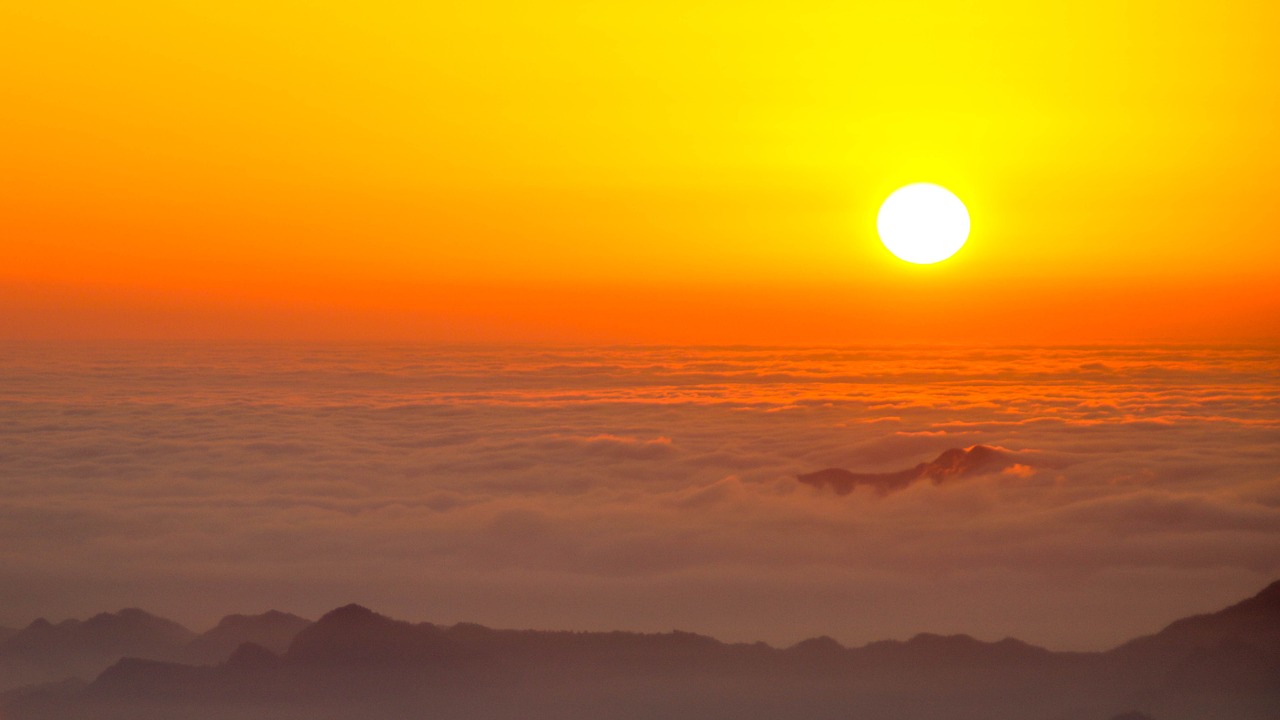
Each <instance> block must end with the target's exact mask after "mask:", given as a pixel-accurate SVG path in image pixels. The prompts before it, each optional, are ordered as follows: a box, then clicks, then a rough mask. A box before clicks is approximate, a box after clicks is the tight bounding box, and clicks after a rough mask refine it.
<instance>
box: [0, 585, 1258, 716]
mask: <svg viewBox="0 0 1280 720" xmlns="http://www.w3.org/2000/svg"><path fill="white" fill-rule="evenodd" d="M1278 592H1280V583H1277V584H1275V585H1272V586H1270V587H1268V588H1267V589H1265V590H1263V591H1262V592H1261V593H1259V594H1258V595H1257V596H1255V597H1253V598H1250V599H1249V600H1246V601H1244V602H1242V603H1239V604H1237V605H1233V606H1232V607H1230V608H1227V609H1225V610H1222V611H1220V612H1217V613H1212V614H1209V615H1202V616H1196V617H1192V618H1186V619H1184V620H1179V621H1177V622H1175V623H1172V624H1171V625H1169V626H1168V627H1166V628H1165V629H1164V630H1162V631H1160V632H1159V633H1156V634H1155V635H1152V636H1148V637H1145V638H1139V639H1137V640H1134V641H1132V642H1129V643H1125V644H1124V645H1122V646H1120V647H1118V648H1116V649H1114V650H1111V651H1109V652H1105V653H1060V652H1052V651H1049V650H1046V649H1044V648H1038V647H1035V646H1032V645H1028V644H1026V643H1023V642H1021V641H1018V640H1014V639H1012V638H1009V639H1005V640H1001V641H999V642H983V641H980V640H976V639H974V638H972V637H969V636H966V635H951V636H941V635H932V634H921V635H917V636H915V637H913V638H911V639H910V640H906V641H882V642H875V643H871V644H868V645H865V646H862V647H856V648H848V647H844V646H842V645H841V644H840V643H839V642H837V641H835V640H833V639H831V638H829V637H818V638H811V639H809V640H805V641H803V642H800V643H797V644H796V645H794V646H792V647H789V648H786V649H776V648H773V647H770V646H768V645H765V644H763V643H755V644H732V643H723V642H720V641H718V640H715V639H714V638H709V637H706V636H703V635H697V634H693V633H687V632H679V631H675V632H671V633H660V634H644V633H626V632H611V633H582V632H543V631H521V630H496V629H492V628H487V627H484V626H480V625H474V624H470V623H463V624H459V625H454V626H452V627H440V626H436V625H432V624H429V623H421V624H414V623H409V622H404V621H399V620H394V619H391V618H388V617H386V616H383V615H379V614H378V613H375V612H373V611H371V610H368V609H367V608H364V607H361V606H359V605H348V606H345V607H342V608H338V609H337V610H334V611H333V612H330V613H328V614H326V615H325V616H324V617H322V618H321V619H320V620H318V621H317V622H315V623H314V624H311V625H308V626H306V627H304V628H303V629H301V630H300V631H299V632H298V633H297V635H296V637H294V639H293V640H292V642H291V643H289V645H288V647H287V648H286V649H285V650H284V652H282V653H277V652H273V650H272V649H270V648H267V647H264V646H263V645H261V644H257V643H243V644H241V645H240V646H239V647H238V648H236V649H235V650H234V651H232V653H231V654H230V655H229V656H228V658H227V659H226V660H225V661H224V662H222V663H220V664H217V665H207V666H196V665H185V664H180V663H176V662H164V661H160V660H155V659H141V658H128V659H123V660H120V661H119V662H116V663H115V664H113V665H112V666H111V667H109V668H108V669H106V670H105V671H103V672H102V673H101V674H100V675H99V676H98V677H97V678H96V679H94V680H93V681H92V682H90V683H88V684H87V685H85V684H82V683H75V682H70V683H61V684H50V685H44V686H40V687H31V688H24V689H21V690H15V691H10V692H8V693H6V694H4V695H3V696H0V716H3V717H4V718H5V720H45V719H52V718H58V719H59V720H107V719H108V718H112V719H114V718H129V719H130V720H153V719H154V720H161V718H172V717H183V718H190V719H191V720H224V719H227V720H229V719H230V718H237V719H245V720H257V719H262V720H266V719H267V718H313V717H314V718H333V719H335V720H336V719H337V718H350V717H360V718H369V719H370V720H393V719H394V720H399V719H401V718H404V719H406V720H407V719H408V718H420V717H448V718H456V719H458V720H498V719H499V718H511V717H521V718H548V719H549V718H562V719H564V720H579V719H581V720H587V719H588V718H601V717H607V718H610V720H615V719H619V720H640V719H641V718H654V717H662V718H672V719H673V720H685V719H692V718H699V719H701V718H725V719H727V718H750V719H756V718H758V719H760V720H764V719H765V718H777V717H804V718H814V719H817V720H828V719H829V720H835V719H836V718H844V719H847V718H850V717H856V718H860V719H861V720H908V719H909V720H944V719H946V720H978V719H979V718H986V719H988V720H1020V719H1025V718H1046V719H1053V718H1062V719H1070V720H1139V719H1146V720H1154V719H1156V718H1158V719H1159V720H1193V719H1195V720H1275V719H1276V718H1277V717H1280V713H1278V712H1277V711H1278V710H1280V603H1277V602H1276V595H1277V593H1278ZM259 617H260V618H261V617H262V616H259ZM278 621H279V618H276V619H275V620H271V621H265V622H266V623H267V624H272V626H274V625H273V623H275V622H278ZM238 622H240V621H230V622H229V623H228V624H229V625H235V624H237V623H238ZM290 622H291V623H292V624H296V622H295V621H290ZM304 622H305V621H304ZM250 624H253V623H250Z"/></svg>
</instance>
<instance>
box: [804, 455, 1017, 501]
mask: <svg viewBox="0 0 1280 720" xmlns="http://www.w3.org/2000/svg"><path fill="white" fill-rule="evenodd" d="M1015 465H1017V462H1016V460H1015V458H1014V456H1013V454H1012V453H1010V452H1009V451H1008V450H1005V449H1003V448H998V447H992V446H990V445H973V446H971V447H967V448H951V449H949V450H946V451H944V452H943V453H942V454H941V455H939V456H938V457H936V458H934V459H933V460H931V461H929V462H922V463H920V464H919V465H916V466H915V467H913V468H910V469H907V470H898V471H896V472H887V473H856V472H852V471H850V470H845V469H842V468H827V469H825V470H819V471H817V472H811V473H804V474H801V475H798V476H797V479H798V480H799V481H800V482H802V483H804V484H806V485H811V486H813V487H816V488H819V489H822V488H828V487H829V488H831V489H832V490H833V491H834V492H835V493H836V494H837V495H848V494H849V493H851V492H853V491H854V489H855V488H858V487H863V486H866V487H870V488H872V489H874V490H875V491H876V492H878V493H879V494H881V495H887V494H889V493H891V492H895V491H897V490H902V489H904V488H906V487H908V486H909V485H911V484H913V483H915V482H918V481H920V480H931V481H933V483H934V484H935V485H940V484H942V483H944V482H949V481H952V480H959V479H962V478H967V477H971V476H975V475H983V474H986V473H991V472H999V471H1002V470H1005V469H1007V468H1010V467H1013V466H1015Z"/></svg>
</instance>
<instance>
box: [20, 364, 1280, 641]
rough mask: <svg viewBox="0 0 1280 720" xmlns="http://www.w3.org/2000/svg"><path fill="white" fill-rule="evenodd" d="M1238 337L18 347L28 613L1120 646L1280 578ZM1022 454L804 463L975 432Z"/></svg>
mask: <svg viewBox="0 0 1280 720" xmlns="http://www.w3.org/2000/svg"><path fill="white" fill-rule="evenodd" d="M1276 377H1280V362H1278V361H1277V360H1276V357H1275V355H1274V353H1273V352H1271V351H1267V350H1250V349H1239V348H1230V349H1223V348H1132V347H1120V348H1077V349H1051V350H1045V349H1025V348H1018V349H1007V350H986V351H958V350H953V349H939V348H919V349H898V350H873V349H868V350H770V349H707V350H701V349H689V348H670V349H645V350H634V349H606V350H599V349H597V350H512V349H489V350H479V349H465V350H461V349H440V348H418V347H377V348H370V347H357V346H349V347H343V346H337V347H333V346H330V347H322V346H315V347H289V348H284V347H270V346H218V347H211V346H198V345H185V346H122V347H113V348H107V347H97V348H92V349H86V348H69V347H54V346H39V347H35V346H22V347H16V346H15V347H7V348H3V349H0V608H3V611H0V612H2V613H3V614H2V615H0V624H10V625H12V624H17V623H23V622H26V621H28V620H30V619H31V618H33V617H35V616H37V615H48V616H51V617H53V618H59V617H65V616H71V615H81V616H83V615H86V614H89V613H91V612H96V611H98V610H103V609H112V608H115V607H121V606H126V605H141V606H145V607H147V608H149V609H153V610H154V611H156V612H159V613H162V614H167V615H170V616H173V617H175V618H177V619H179V620H182V621H184V622H188V623H191V624H193V625H195V626H197V627H199V626H200V625H201V624H202V623H211V622H212V620H213V619H214V618H216V617H218V616H220V615H222V614H225V613H227V612H233V611H241V612H257V611H260V610H262V609H265V607H267V606H279V607H282V608H284V609H288V610H292V611H296V612H301V613H303V614H316V613H319V612H323V611H324V610H325V609H327V608H330V607H334V606H336V605H339V604H343V603H345V602H349V601H358V602H362V603H365V604H369V605H373V606H377V607H380V608H385V609H386V611H388V612H391V613H392V614H397V615H400V616H405V617H412V618H419V619H429V620H434V621H439V622H454V621H459V620H475V621H479V622H484V623H486V624H490V625H499V626H502V625H505V626H521V627H556V628H583V629H602V628H626V629H639V630H666V629H670V628H672V627H680V628H685V629H690V630H697V631H701V632H706V633H710V634H714V635H718V636H720V637H722V638H725V639H766V640H770V641H773V642H778V643H789V642H793V641H795V640H798V639H800V638H802V637H806V636H811V635H819V634H829V635H832V636H834V637H836V638H838V639H840V640H842V641H844V642H848V643H858V642H865V641H867V640H872V639H878V638H883V637H902V636H905V635H910V634H913V633H915V632H918V631H925V630H930V631H937V632H969V633H971V634H974V635H976V636H978V637H985V638H990V639H996V638H999V637H1003V636H1005V635H1015V636H1018V637H1022V638H1024V639H1026V640H1029V641H1033V642H1038V643H1043V644H1047V645H1049V646H1052V647H1059V648H1094V647H1103V646H1106V645H1108V644H1109V643H1112V642H1117V641H1119V640H1121V639H1124V638H1127V637H1130V636H1133V635H1135V634H1139V633H1142V632H1149V631H1152V630H1155V629H1157V628H1158V626H1159V625H1160V624H1161V623H1162V622H1163V621H1164V620H1165V619H1172V618H1174V617H1178V616H1181V615H1185V614H1188V613H1190V612H1196V611H1202V610H1208V609H1212V608H1214V607H1216V606H1220V605H1222V604H1223V603H1224V602H1229V601H1231V600H1232V599H1234V598H1238V597H1240V596H1243V595H1246V594H1250V593H1252V592H1255V591H1256V590H1257V589H1258V588H1260V587H1262V586H1263V585H1265V584H1266V582H1268V581H1269V580H1272V579H1275V577H1278V576H1280V452H1278V451H1277V450H1276V448H1278V447H1280V402H1278V401H1280V387H1278V385H1277V383H1276V380H1275V379H1276ZM977 444H986V445H993V446H999V447H1001V448H1006V449H1008V450H1009V451H1010V452H1012V453H1016V455H1017V459H1018V463H1019V464H1018V465H1016V466H1014V467H1012V468H1009V469H1008V471H1006V472H1002V473H991V474H986V475H982V476H980V477H974V478H968V479H963V480H958V481H955V482H948V483H945V484H941V485H935V484H933V483H917V484H913V485H911V486H910V487H907V488H905V489H904V490H901V491H899V492H895V493H893V494H890V495H887V496H881V495H880V494H878V493H876V492H874V491H873V490H872V489H871V488H858V489H856V490H854V491H853V492H852V493H850V494H848V495H846V496H837V495H835V494H834V493H832V492H831V491H830V490H826V491H823V490H819V489H815V488H812V487H808V486H805V485H801V484H800V483H798V482H797V481H796V480H795V476H796V475H797V474H799V473H805V472H812V471H815V470H819V469H822V468H826V467H841V468H848V469H850V470H853V471H856V472H866V473H883V472H891V471H895V470H901V469H903V468H906V467H912V466H914V465H915V464H917V463H920V462H925V461H928V460H932V459H934V458H935V457H937V455H938V454H939V453H941V452H942V451H944V450H947V449H949V448H955V447H969V446H973V445H977Z"/></svg>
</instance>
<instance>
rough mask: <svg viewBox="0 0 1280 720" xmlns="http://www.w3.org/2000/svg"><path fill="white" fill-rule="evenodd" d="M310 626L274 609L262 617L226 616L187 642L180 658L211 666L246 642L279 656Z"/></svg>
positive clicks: (301, 620) (293, 616) (299, 619)
mask: <svg viewBox="0 0 1280 720" xmlns="http://www.w3.org/2000/svg"><path fill="white" fill-rule="evenodd" d="M310 624H311V621H310V620H306V619H304V618H300V617H298V616H297V615H291V614H289V613H283V612H279V611H277V610H271V611H268V612H266V613H263V614H261V615H228V616H226V617H224V618H222V620H221V621H219V622H218V624H217V625H216V626H215V627H214V628H213V629H212V630H210V631H208V632H206V633H204V634H203V635H200V636H199V637H197V638H195V639H194V640H192V641H191V642H190V643H188V644H187V647H186V648H185V649H184V650H183V653H182V656H183V658H184V659H186V660H188V661H190V662H195V663H199V664H202V665H212V664H216V663H220V662H222V661H224V660H226V659H227V658H229V657H231V654H232V653H233V652H235V650H236V648H238V647H240V646H241V645H243V644H245V643H254V644H256V645H259V646H261V647H263V648H266V649H267V650H270V651H272V652H274V653H276V654H280V653H283V652H284V651H285V650H287V649H288V648H289V643H291V642H293V639H294V638H295V637H297V635H298V633H300V632H302V630H303V629H304V628H306V627H307V626H309V625H310Z"/></svg>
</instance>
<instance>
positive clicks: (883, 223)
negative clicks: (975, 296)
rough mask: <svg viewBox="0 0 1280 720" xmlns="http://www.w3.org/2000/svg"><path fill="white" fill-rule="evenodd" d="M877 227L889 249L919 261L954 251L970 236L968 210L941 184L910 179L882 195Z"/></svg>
mask: <svg viewBox="0 0 1280 720" xmlns="http://www.w3.org/2000/svg"><path fill="white" fill-rule="evenodd" d="M876 230H878V231H879V232H880V241H881V242H883V243H884V246H885V247H887V248H889V252H891V253H893V254H894V255H896V256H898V257H899V258H901V259H903V260H906V261H907V262H910V263H916V264H918V265H929V264H931V263H936V262H941V261H942V260H946V259H947V258H949V257H951V256H952V255H955V254H956V252H957V251H958V250H959V249H960V248H961V247H963V246H964V243H965V241H966V240H968V239H969V210H968V209H967V208H965V206H964V203H963V202H961V201H960V198H958V197H956V196H955V193H952V192H951V191H950V190H948V189H946V188H944V187H942V186H941V185H934V184H932V183H913V184H911V185H907V186H905V187H900V188H898V189H897V190H895V191H893V193H892V194H891V195H889V197H887V198H885V201H884V204H883V205H881V206H880V214H879V215H877V216H876Z"/></svg>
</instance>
